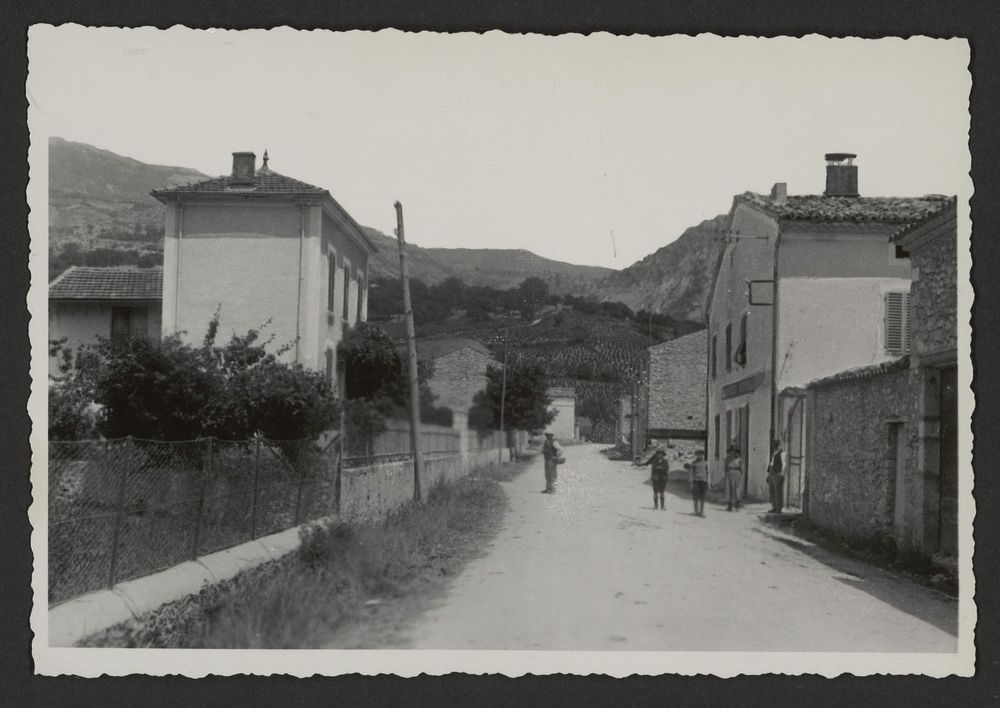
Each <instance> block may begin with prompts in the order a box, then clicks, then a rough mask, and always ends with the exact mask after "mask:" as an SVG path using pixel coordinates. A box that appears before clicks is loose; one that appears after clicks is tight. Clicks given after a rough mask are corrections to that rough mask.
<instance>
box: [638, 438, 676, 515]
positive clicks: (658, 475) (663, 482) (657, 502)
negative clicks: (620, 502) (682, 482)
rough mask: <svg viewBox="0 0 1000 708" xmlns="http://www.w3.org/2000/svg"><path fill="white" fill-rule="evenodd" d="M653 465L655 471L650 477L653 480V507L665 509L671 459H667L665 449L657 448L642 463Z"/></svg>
mask: <svg viewBox="0 0 1000 708" xmlns="http://www.w3.org/2000/svg"><path fill="white" fill-rule="evenodd" d="M646 465H652V466H653V473H652V475H651V477H650V479H651V481H652V482H653V508H654V509H665V508H666V507H665V506H664V501H663V494H664V492H665V491H666V489H667V478H668V477H669V476H670V461H669V460H668V459H667V453H666V451H665V450H657V451H656V452H654V453H653V456H652V457H650V458H649V459H648V460H646V461H645V462H643V463H642V465H640V466H641V467H645V466H646Z"/></svg>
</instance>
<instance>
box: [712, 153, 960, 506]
mask: <svg viewBox="0 0 1000 708" xmlns="http://www.w3.org/2000/svg"><path fill="white" fill-rule="evenodd" d="M854 158H855V155H852V154H849V153H829V154H827V155H826V159H827V166H826V190H825V191H824V193H823V194H820V195H804V196H795V195H789V194H788V190H787V186H786V185H785V184H784V183H778V184H775V185H774V187H773V189H772V190H771V193H770V195H762V194H755V193H753V192H746V193H744V194H741V195H738V196H737V197H736V198H735V199H734V201H733V207H732V210H731V211H730V219H729V228H728V235H727V237H726V246H725V248H724V249H723V251H722V253H721V254H720V258H719V262H718V267H717V270H716V274H715V278H714V282H713V284H712V288H711V291H710V302H709V310H708V335H707V336H708V337H709V343H708V346H707V348H706V350H707V368H708V383H707V391H708V411H707V416H708V417H707V421H706V422H707V426H708V461H709V465H710V468H711V473H712V479H718V478H719V477H720V476H721V470H722V465H723V461H724V457H725V450H726V448H727V447H728V446H729V445H735V446H736V447H737V448H738V449H739V451H740V454H741V456H742V459H743V465H744V469H745V470H747V474H746V475H745V484H746V490H745V491H746V493H747V495H748V496H749V497H750V498H755V499H764V498H766V497H767V495H768V489H767V484H766V475H767V464H768V460H769V458H770V454H769V453H770V441H771V440H772V439H775V438H781V439H782V440H783V443H784V446H785V450H786V459H785V462H786V479H787V480H788V483H787V484H786V486H785V490H786V494H787V499H786V504H787V505H789V506H793V507H797V506H799V505H800V504H801V493H802V489H803V486H804V480H805V478H806V476H807V471H806V469H805V467H804V462H805V456H806V450H805V442H806V437H805V435H804V430H805V425H806V420H805V417H804V416H805V406H804V404H803V393H802V388H803V387H804V386H805V385H806V384H807V383H809V382H810V381H813V380H815V379H819V378H823V377H826V376H831V375H833V374H835V373H837V372H840V371H844V370H846V369H851V368H856V367H859V366H870V365H878V364H881V363H884V362H888V361H891V360H893V359H895V358H898V356H899V355H900V354H901V353H902V347H903V342H902V341H901V340H900V338H899V336H898V335H899V332H900V329H899V321H900V318H902V317H905V310H906V300H907V298H908V293H909V289H910V261H909V258H908V257H907V256H906V254H905V253H903V252H901V251H898V250H897V249H896V247H895V244H893V243H892V242H891V237H892V235H893V234H894V233H895V232H896V231H898V230H899V229H900V228H902V227H904V226H906V225H908V224H912V223H915V222H918V221H920V220H922V219H923V218H924V217H926V216H927V215H928V214H930V213H932V212H934V211H936V210H937V209H939V208H940V207H941V204H942V201H941V198H940V197H933V196H931V197H914V198H910V197H862V196H859V192H858V167H857V165H855V164H853V160H854ZM887 313H889V314H890V317H887Z"/></svg>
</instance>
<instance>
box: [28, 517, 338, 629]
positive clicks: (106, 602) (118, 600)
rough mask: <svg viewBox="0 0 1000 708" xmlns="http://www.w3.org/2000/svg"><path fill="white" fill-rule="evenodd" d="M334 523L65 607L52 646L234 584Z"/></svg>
mask: <svg viewBox="0 0 1000 708" xmlns="http://www.w3.org/2000/svg"><path fill="white" fill-rule="evenodd" d="M334 519H335V517H332V516H331V517H326V518H323V519H318V520H315V521H310V522H309V523H308V524H302V525H300V526H295V527H292V528H290V529H286V530H284V531H280V532H278V533H274V534H271V535H269V536H263V537H261V538H258V539H256V540H254V541H247V542H246V543H241V544H240V545H238V546H233V547H232V548H227V549H225V550H222V551H217V552H215V553H210V554H208V555H205V556H201V557H199V558H197V559H196V560H189V561H184V562H183V563H180V564H178V565H175V566H173V567H172V568H167V569H166V570H162V571H160V572H158V573H153V574H152V575H147V576H144V577H142V578H136V579H135V580H128V581H126V582H122V583H118V584H117V585H115V586H114V587H113V588H110V589H104V590H96V591H94V592H90V593H87V594H86V595H81V596H80V597H76V598H73V599H72V600H68V601H66V602H63V603H60V604H58V605H56V606H55V607H52V608H50V609H49V612H48V620H49V646H52V647H71V646H74V645H75V644H76V643H77V642H79V641H80V640H82V639H84V638H86V637H88V636H90V635H91V634H95V633H97V632H101V631H103V630H105V629H108V628H109V627H113V626H115V625H116V624H121V623H122V622H126V621H128V620H130V619H134V618H137V617H139V616H140V615H143V614H145V613H147V612H151V611H153V610H156V609H157V608H159V607H162V606H163V605H165V604H167V603H170V602H176V601H177V600H180V599H182V598H184V597H187V596H188V595H194V594H196V593H198V592H200V591H201V590H202V589H203V588H205V587H208V586H211V585H216V584H218V583H221V582H224V581H226V580H230V579H231V578H233V577H235V576H236V575H238V574H239V573H241V572H243V571H244V570H249V569H251V568H255V567H257V566H259V565H262V564H264V563H267V562H269V561H272V560H278V559H279V558H282V557H284V556H286V555H288V554H289V553H291V552H292V551H294V550H295V549H297V548H298V547H299V545H300V544H301V539H300V536H299V530H300V529H302V528H303V526H307V525H315V524H326V523H330V522H331V521H333V520H334Z"/></svg>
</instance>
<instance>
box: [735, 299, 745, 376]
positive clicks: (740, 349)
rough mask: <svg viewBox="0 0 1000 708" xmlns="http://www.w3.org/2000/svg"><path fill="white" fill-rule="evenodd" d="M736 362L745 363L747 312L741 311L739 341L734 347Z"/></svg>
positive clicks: (742, 364) (743, 364) (741, 364)
mask: <svg viewBox="0 0 1000 708" xmlns="http://www.w3.org/2000/svg"><path fill="white" fill-rule="evenodd" d="M735 359H736V363H737V364H739V365H740V366H746V365H747V313H746V312H744V313H743V317H741V318H740V343H739V345H737V347H736V355H735Z"/></svg>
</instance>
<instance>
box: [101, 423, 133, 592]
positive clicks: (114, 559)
mask: <svg viewBox="0 0 1000 708" xmlns="http://www.w3.org/2000/svg"><path fill="white" fill-rule="evenodd" d="M125 450H126V458H125V459H126V464H125V465H123V466H122V471H121V480H120V481H119V482H118V502H117V505H116V509H115V527H114V529H113V530H112V532H111V565H110V567H109V568H108V587H109V588H110V587H114V585H115V576H116V575H117V573H118V546H119V543H120V540H121V527H122V520H123V519H124V517H125V483H126V481H127V480H128V470H129V464H128V463H130V462H131V458H132V436H131V435H129V436H128V437H127V438H125ZM104 466H105V468H107V467H109V466H110V458H109V443H108V442H107V441H105V443H104Z"/></svg>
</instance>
